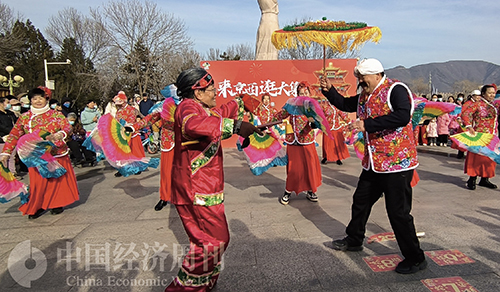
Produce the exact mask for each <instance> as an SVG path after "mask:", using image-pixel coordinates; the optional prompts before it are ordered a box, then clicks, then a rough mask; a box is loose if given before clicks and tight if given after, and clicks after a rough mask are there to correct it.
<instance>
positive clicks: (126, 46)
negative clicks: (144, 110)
mask: <svg viewBox="0 0 500 292" xmlns="http://www.w3.org/2000/svg"><path fill="white" fill-rule="evenodd" d="M91 15H92V19H93V20H94V21H95V22H96V23H98V24H99V25H100V27H101V28H102V29H103V31H104V32H105V33H106V34H107V36H108V37H109V39H110V45H111V47H113V48H115V49H116V51H114V52H118V53H119V55H118V60H119V61H120V62H122V63H124V64H125V63H128V64H130V65H131V66H132V67H130V66H128V67H127V68H128V70H127V71H126V72H123V71H122V72H123V73H128V74H130V75H132V76H128V77H125V78H129V79H134V80H135V82H134V83H136V86H137V88H136V90H138V91H139V93H143V92H145V91H150V89H149V88H150V87H152V86H154V84H158V83H159V82H160V81H159V80H161V73H164V72H157V71H158V69H157V68H158V64H159V62H160V59H161V58H163V56H165V55H175V54H177V53H180V52H182V51H189V50H191V47H192V41H191V39H190V38H189V37H188V36H187V33H186V31H187V30H186V27H185V25H184V23H183V22H182V21H181V20H179V19H177V18H175V17H174V16H173V15H172V14H169V13H164V12H162V11H161V10H160V9H159V8H158V7H157V5H156V4H155V3H153V2H151V1H147V0H146V1H144V2H141V1H138V0H127V1H116V0H115V1H110V2H107V3H106V4H104V5H103V7H102V8H95V9H92V8H91ZM138 49H140V51H141V52H142V53H140V54H139V53H137V50H138ZM145 56H147V58H145ZM139 67H140V68H139ZM166 69H167V70H168V68H166ZM158 73H159V74H158ZM122 78H124V77H122ZM129 85H130V84H129ZM165 85H166V84H165Z"/></svg>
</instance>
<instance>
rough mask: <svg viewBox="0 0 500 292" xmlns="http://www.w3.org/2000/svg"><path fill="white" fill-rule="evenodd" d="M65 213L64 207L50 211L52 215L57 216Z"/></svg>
mask: <svg viewBox="0 0 500 292" xmlns="http://www.w3.org/2000/svg"><path fill="white" fill-rule="evenodd" d="M63 211H64V209H63V207H59V208H54V209H52V210H50V214H52V215H57V214H61V213H62V212H63Z"/></svg>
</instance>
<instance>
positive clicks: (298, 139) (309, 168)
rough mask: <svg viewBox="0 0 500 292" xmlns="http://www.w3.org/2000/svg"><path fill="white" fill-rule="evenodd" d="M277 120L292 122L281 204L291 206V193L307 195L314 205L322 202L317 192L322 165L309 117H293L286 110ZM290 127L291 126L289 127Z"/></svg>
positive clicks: (288, 137)
mask: <svg viewBox="0 0 500 292" xmlns="http://www.w3.org/2000/svg"><path fill="white" fill-rule="evenodd" d="M275 119H276V120H285V119H288V123H289V127H291V129H292V131H287V133H286V135H285V143H286V154H287V156H288V164H287V166H286V185H285V193H284V195H283V197H282V198H281V200H280V202H281V203H282V204H284V205H286V204H288V200H289V197H290V194H291V193H292V192H295V194H296V195H298V194H299V193H301V192H307V194H306V197H307V198H308V199H309V200H310V201H313V202H316V201H318V197H317V196H316V191H317V190H318V187H319V186H320V185H321V166H320V164H319V158H318V153H317V152H316V145H315V140H314V138H315V137H314V136H315V135H314V131H313V128H312V127H311V123H310V122H309V120H308V119H307V117H305V116H302V115H300V116H298V115H291V114H290V113H288V112H287V111H286V110H285V109H283V110H282V111H281V112H280V113H278V114H277V115H276V116H275ZM287 127H288V126H287Z"/></svg>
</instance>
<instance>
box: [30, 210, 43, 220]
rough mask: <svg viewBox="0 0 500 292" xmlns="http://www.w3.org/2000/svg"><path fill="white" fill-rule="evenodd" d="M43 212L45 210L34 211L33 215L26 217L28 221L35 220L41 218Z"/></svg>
mask: <svg viewBox="0 0 500 292" xmlns="http://www.w3.org/2000/svg"><path fill="white" fill-rule="evenodd" d="M43 212H45V209H38V211H36V212H35V214H33V215H28V219H36V218H38V217H40V216H42V214H43Z"/></svg>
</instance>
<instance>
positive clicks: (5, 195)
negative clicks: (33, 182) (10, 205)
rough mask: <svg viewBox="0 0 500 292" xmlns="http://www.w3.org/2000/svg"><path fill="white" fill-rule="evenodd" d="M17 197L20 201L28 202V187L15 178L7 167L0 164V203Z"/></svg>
mask: <svg viewBox="0 0 500 292" xmlns="http://www.w3.org/2000/svg"><path fill="white" fill-rule="evenodd" d="M0 164H1V163H0ZM16 197H19V198H20V199H21V203H22V204H24V203H27V202H28V188H27V186H26V185H25V184H23V183H22V182H20V181H18V180H16V178H15V177H14V175H13V174H12V173H11V172H10V170H9V169H8V168H6V167H5V166H3V164H1V165H0V203H7V202H9V201H10V200H12V199H14V198H16Z"/></svg>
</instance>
